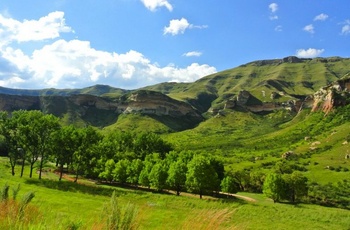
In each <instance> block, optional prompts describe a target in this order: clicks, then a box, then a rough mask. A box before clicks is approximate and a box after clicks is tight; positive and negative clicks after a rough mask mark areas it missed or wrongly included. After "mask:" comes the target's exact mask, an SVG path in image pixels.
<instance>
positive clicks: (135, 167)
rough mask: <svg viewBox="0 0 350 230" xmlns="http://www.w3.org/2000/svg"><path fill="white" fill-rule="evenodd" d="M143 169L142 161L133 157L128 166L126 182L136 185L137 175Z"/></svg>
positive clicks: (138, 175)
mask: <svg viewBox="0 0 350 230" xmlns="http://www.w3.org/2000/svg"><path fill="white" fill-rule="evenodd" d="M142 169H143V162H142V161H141V160H140V159H134V160H132V161H131V164H130V165H129V167H128V169H127V170H128V171H127V174H128V179H127V182H129V183H131V184H134V185H136V186H137V185H138V181H139V177H140V174H141V171H142Z"/></svg>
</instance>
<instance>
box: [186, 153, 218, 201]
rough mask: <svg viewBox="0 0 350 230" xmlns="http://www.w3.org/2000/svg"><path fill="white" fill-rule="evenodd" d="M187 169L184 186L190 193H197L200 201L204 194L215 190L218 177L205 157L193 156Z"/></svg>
mask: <svg viewBox="0 0 350 230" xmlns="http://www.w3.org/2000/svg"><path fill="white" fill-rule="evenodd" d="M187 168H188V171H187V174H186V186H187V188H188V190H189V191H190V192H195V193H198V194H199V197H200V198H201V199H202V196H203V194H204V193H206V192H212V191H214V190H215V189H216V187H217V184H218V183H219V179H218V175H217V173H216V172H215V169H214V168H213V166H212V165H211V164H210V161H209V160H208V159H207V158H206V157H204V156H202V155H196V156H194V157H193V159H192V160H191V161H190V162H189V163H188V166H187Z"/></svg>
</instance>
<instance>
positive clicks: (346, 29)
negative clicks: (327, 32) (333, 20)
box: [341, 20, 350, 35]
mask: <svg viewBox="0 0 350 230" xmlns="http://www.w3.org/2000/svg"><path fill="white" fill-rule="evenodd" d="M343 24H345V25H343V27H342V29H341V33H342V34H343V35H347V34H350V20H346V21H345V22H344V23H343Z"/></svg>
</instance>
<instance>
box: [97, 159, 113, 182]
mask: <svg viewBox="0 0 350 230" xmlns="http://www.w3.org/2000/svg"><path fill="white" fill-rule="evenodd" d="M114 169H115V162H114V160H113V159H109V160H108V161H106V164H105V170H104V171H103V172H101V173H100V175H99V177H100V178H102V179H105V180H106V181H108V182H110V183H112V181H113V178H114V176H113V171H114Z"/></svg>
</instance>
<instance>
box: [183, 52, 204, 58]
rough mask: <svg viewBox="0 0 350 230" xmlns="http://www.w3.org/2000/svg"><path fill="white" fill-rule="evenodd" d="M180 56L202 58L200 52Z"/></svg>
mask: <svg viewBox="0 0 350 230" xmlns="http://www.w3.org/2000/svg"><path fill="white" fill-rule="evenodd" d="M182 56H185V57H200V56H202V52H199V51H190V52H187V53H184V54H183V55H182Z"/></svg>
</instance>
